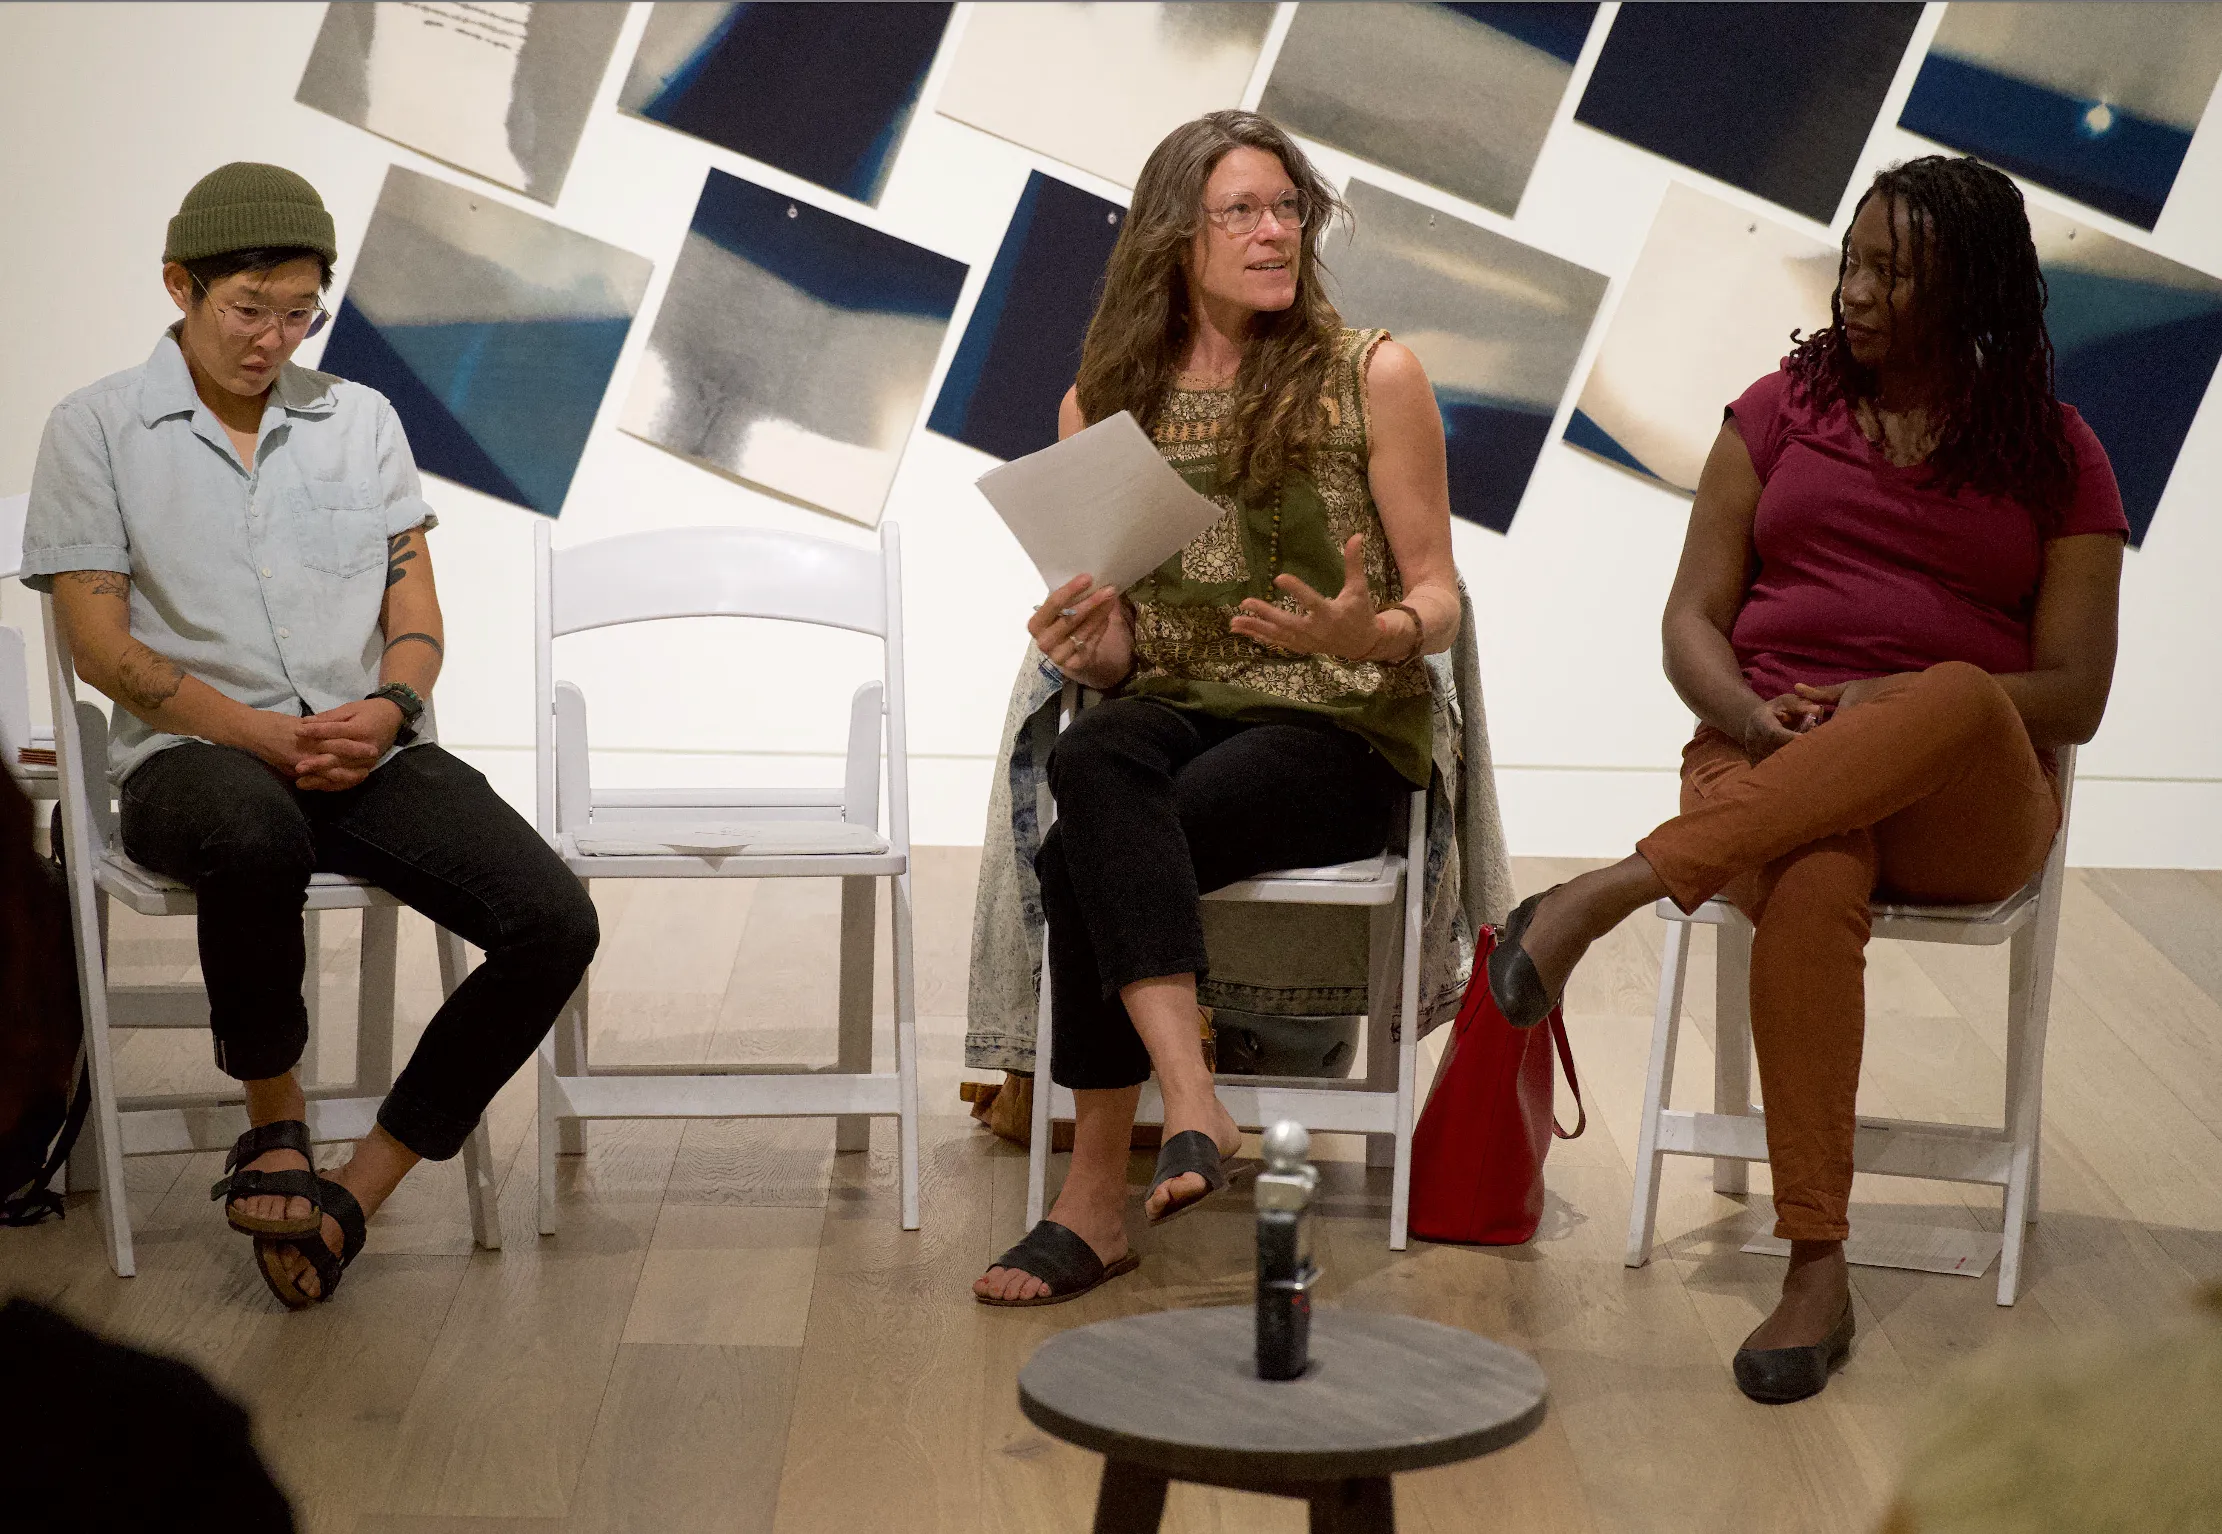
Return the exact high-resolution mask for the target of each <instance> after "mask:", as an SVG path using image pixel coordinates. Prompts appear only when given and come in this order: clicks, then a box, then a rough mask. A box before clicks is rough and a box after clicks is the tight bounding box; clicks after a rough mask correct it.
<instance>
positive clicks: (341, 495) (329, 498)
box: [297, 479, 386, 576]
mask: <svg viewBox="0 0 2222 1534" xmlns="http://www.w3.org/2000/svg"><path fill="white" fill-rule="evenodd" d="M304 489H305V490H306V492H307V494H306V504H305V506H304V507H303V510H302V515H301V517H300V518H299V520H298V523H297V531H298V536H299V542H300V551H301V563H303V564H305V565H307V566H308V567H309V568H310V569H312V570H322V571H323V572H324V573H325V574H327V575H339V576H355V575H365V574H368V573H369V572H370V571H372V570H375V569H377V568H378V561H379V560H380V559H381V558H383V557H384V555H385V552H386V508H385V506H384V504H383V503H382V502H381V501H380V500H379V499H378V495H377V492H376V491H375V490H374V489H373V488H372V487H371V486H370V485H369V484H367V483H365V482H362V481H357V480H343V479H312V480H307V481H305V482H304Z"/></svg>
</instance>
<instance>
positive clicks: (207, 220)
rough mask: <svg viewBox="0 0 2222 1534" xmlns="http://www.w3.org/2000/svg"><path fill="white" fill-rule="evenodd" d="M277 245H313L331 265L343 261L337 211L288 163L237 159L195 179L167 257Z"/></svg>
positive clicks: (193, 257) (174, 224) (167, 246)
mask: <svg viewBox="0 0 2222 1534" xmlns="http://www.w3.org/2000/svg"><path fill="white" fill-rule="evenodd" d="M271 245H276V246H286V245H297V246H299V247H301V248H302V249H304V250H313V251H315V252H316V253H317V254H318V255H320V256H322V257H323V258H324V262H325V264H326V265H327V266H330V265H334V264H336V263H337V262H338V261H339V242H338V240H337V238H336V237H335V235H334V233H333V230H332V215H331V214H329V213H327V212H325V211H324V199H323V198H321V197H319V196H317V195H316V188H315V187H313V186H310V185H309V184H308V183H307V182H306V181H304V180H302V179H301V178H300V177H299V176H296V175H295V174H294V173H293V172H292V171H289V170H287V169H285V168H284V167H283V166H279V165H257V164H254V163H253V162H252V161H248V160H234V161H233V162H232V163H231V164H229V165H226V166H223V167H222V168H220V169H217V170H212V171H210V172H209V173H208V174H207V175H205V176H203V177H201V179H200V180H198V181H196V182H194V183H193V190H191V191H190V192H187V193H186V194H185V202H184V204H183V205H182V206H181V207H180V208H179V209H178V210H177V217H175V218H173V219H171V220H170V238H169V241H168V243H167V244H165V245H164V246H163V248H162V259H163V260H165V261H198V260H199V259H201V257H203V256H221V255H225V254H227V253H228V252H231V251H234V250H255V249H258V248H261V247H263V246H271Z"/></svg>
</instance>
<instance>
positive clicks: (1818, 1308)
mask: <svg viewBox="0 0 2222 1534" xmlns="http://www.w3.org/2000/svg"><path fill="white" fill-rule="evenodd" d="M1851 1300H1852V1276H1851V1270H1850V1268H1848V1267H1847V1266H1845V1263H1844V1243H1843V1242H1841V1241H1793V1242H1791V1243H1790V1271H1789V1272H1788V1273H1786V1274H1785V1275H1783V1279H1782V1300H1781V1302H1780V1303H1779V1304H1777V1305H1776V1306H1775V1308H1774V1314H1772V1315H1770V1316H1769V1317H1767V1319H1766V1320H1764V1321H1762V1322H1760V1323H1759V1326H1758V1329H1757V1330H1755V1331H1754V1332H1753V1333H1752V1334H1751V1335H1750V1336H1749V1337H1746V1338H1745V1339H1744V1346H1745V1347H1747V1348H1753V1349H1758V1350H1761V1351H1764V1350H1766V1349H1769V1348H1806V1347H1812V1346H1813V1345H1814V1344H1816V1343H1818V1342H1820V1341H1821V1340H1822V1339H1823V1338H1825V1337H1826V1336H1828V1334H1829V1333H1830V1332H1832V1331H1834V1330H1836V1323H1837V1322H1838V1321H1840V1320H1842V1319H1843V1317H1844V1307H1845V1306H1847V1305H1849V1304H1850V1303H1851Z"/></svg>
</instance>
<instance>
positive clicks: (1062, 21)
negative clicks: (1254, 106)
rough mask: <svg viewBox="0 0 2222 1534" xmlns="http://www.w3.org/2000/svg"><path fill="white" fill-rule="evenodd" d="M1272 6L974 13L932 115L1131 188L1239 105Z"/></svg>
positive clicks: (1043, 7)
mask: <svg viewBox="0 0 2222 1534" xmlns="http://www.w3.org/2000/svg"><path fill="white" fill-rule="evenodd" d="M1272 25H1273V7H1271V6H1269V5H1250V4H1242V3H1234V4H1227V3H1205V0H1184V3H1179V4H1173V5H1156V4H1110V5H1067V4H1052V3H1043V0H1010V3H1004V4H996V5H976V6H974V7H972V10H971V14H970V15H969V16H967V17H966V19H965V23H964V35H963V36H962V37H961V38H960V39H958V42H957V56H956V59H955V61H954V62H953V63H951V65H950V66H949V74H948V77H947V78H946V79H945V80H944V81H943V82H942V85H941V95H940V99H939V101H937V102H936V103H935V109H936V110H937V111H939V112H941V113H942V115H944V116H946V117H953V118H955V119H956V120H957V121H959V122H963V123H970V124H971V125H972V126H973V127H975V128H981V129H985V130H986V131H987V132H989V133H992V134H995V135H996V136H997V137H998V138H1006V139H1009V140H1010V141H1011V142H1012V143H1014V144H1018V145H1021V146H1023V147H1025V148H1027V149H1032V150H1036V151H1038V152H1040V153H1042V154H1046V155H1048V156H1050V157H1051V158H1053V159H1058V160H1062V161H1064V162H1065V163H1066V164H1067V165H1076V166H1078V167H1079V168H1080V169H1082V170H1084V171H1090V172H1092V173H1094V174H1095V175H1098V176H1101V177H1103V178H1104V179H1105V180H1106V181H1115V182H1117V183H1118V184H1119V185H1121V186H1132V185H1133V184H1134V178H1135V177H1136V176H1138V175H1140V174H1141V172H1142V162H1143V161H1144V160H1146V159H1148V158H1149V153H1150V151H1151V150H1152V149H1154V148H1156V147H1157V141H1158V140H1159V139H1161V138H1163V137H1164V136H1165V135H1166V134H1167V133H1170V132H1171V131H1172V130H1173V129H1174V128H1176V127H1178V126H1180V124H1182V123H1184V122H1186V121H1188V120H1189V119H1190V118H1192V117H1201V116H1202V115H1203V114H1204V113H1206V112H1211V111H1216V110H1217V109H1218V108H1220V107H1231V106H1239V105H1241V101H1242V92H1243V89H1244V87H1246V86H1247V85H1248V84H1249V83H1250V74H1251V71H1252V70H1254V69H1256V68H1257V62H1258V51H1259V50H1260V49H1261V48H1263V47H1264V46H1265V34H1266V32H1267V30H1268V29H1269V28H1271V26H1272Z"/></svg>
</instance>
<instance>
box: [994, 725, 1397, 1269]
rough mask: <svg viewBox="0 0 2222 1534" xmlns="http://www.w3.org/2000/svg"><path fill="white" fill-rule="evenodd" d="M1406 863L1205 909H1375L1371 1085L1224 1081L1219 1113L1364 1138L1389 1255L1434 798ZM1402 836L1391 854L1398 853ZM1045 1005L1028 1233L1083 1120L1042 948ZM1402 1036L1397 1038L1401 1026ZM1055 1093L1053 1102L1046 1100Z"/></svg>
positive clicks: (1303, 874) (1150, 1117) (1363, 866)
mask: <svg viewBox="0 0 2222 1534" xmlns="http://www.w3.org/2000/svg"><path fill="white" fill-rule="evenodd" d="M1078 691H1079V690H1078V689H1077V688H1076V687H1074V686H1073V685H1072V684H1071V683H1069V682H1068V683H1066V684H1065V693H1064V698H1063V701H1062V703H1061V704H1060V707H1059V718H1058V728H1059V729H1060V730H1062V729H1063V728H1064V726H1065V725H1066V724H1067V723H1069V722H1070V721H1071V718H1072V714H1073V711H1074V709H1075V708H1077V707H1078V705H1079V697H1078ZM1403 819H1404V821H1405V824H1404V826H1403V827H1402V828H1401V829H1402V839H1403V848H1404V850H1403V851H1401V852H1397V851H1383V852H1378V853H1375V854H1374V855H1373V856H1372V857H1369V858H1359V859H1358V860H1356V861H1355V862H1350V863H1336V864H1333V865H1331V866H1329V867H1325V868H1288V869H1282V870H1280V871H1279V872H1276V873H1267V874H1260V875H1258V877H1256V878H1255V879H1244V880H1242V881H1241V882H1240V883H1237V884H1230V885H1228V886H1227V887H1226V888H1224V889H1217V890H1213V891H1211V892H1210V893H1209V894H1207V895H1205V896H1204V897H1203V898H1204V899H1206V900H1225V901H1242V902H1256V903H1266V904H1275V905H1350V906H1367V907H1370V908H1371V913H1372V914H1371V919H1370V922H1369V926H1368V931H1367V963H1366V969H1367V1003H1366V1014H1367V1015H1366V1074H1365V1075H1364V1076H1362V1077H1360V1078H1358V1079H1357V1080H1355V1081H1347V1082H1335V1081H1321V1080H1317V1079H1313V1078H1308V1077H1299V1076H1215V1077H1214V1078H1213V1081H1214V1083H1215V1084H1216V1086H1217V1088H1218V1091H1219V1101H1220V1102H1222V1103H1224V1104H1225V1105H1226V1108H1227V1111H1228V1112H1229V1113H1230V1114H1232V1115H1233V1116H1234V1121H1235V1123H1237V1124H1239V1125H1240V1126H1241V1127H1242V1128H1244V1129H1265V1128H1268V1127H1270V1126H1271V1125H1272V1124H1274V1123H1276V1122H1277V1121H1279V1120H1281V1119H1294V1120H1296V1121H1297V1122H1298V1123H1300V1124H1302V1125H1303V1126H1304V1127H1305V1128H1306V1129H1309V1130H1313V1131H1315V1132H1316V1131H1322V1130H1325V1131H1333V1132H1336V1133H1340V1134H1362V1135H1364V1136H1366V1159H1367V1162H1368V1163H1369V1164H1370V1165H1374V1166H1379V1165H1382V1164H1383V1163H1384V1162H1386V1163H1387V1164H1388V1165H1389V1166H1390V1167H1392V1168H1393V1171H1392V1172H1391V1174H1390V1184H1389V1246H1390V1247H1391V1248H1392V1249H1393V1250H1396V1251H1400V1252H1401V1251H1403V1250H1404V1247H1405V1227H1406V1222H1407V1218H1408V1216H1409V1213H1410V1209H1411V1203H1412V1123H1413V1118H1414V1115H1415V1113H1416V1112H1417V1105H1416V1101H1415V1099H1416V1092H1417V1080H1418V1075H1419V1058H1420V1055H1419V1050H1420V1027H1419V996H1420V943H1419V933H1420V932H1421V931H1422V922H1421V918H1420V906H1421V901H1422V899H1423V897H1424V896H1425V894H1426V891H1425V889H1424V885H1425V883H1426V877H1425V875H1426V869H1427V791H1426V790H1425V789H1415V790H1413V792H1412V795H1411V798H1410V800H1409V801H1408V803H1407V808H1406V812H1405V814H1404V816H1403ZM1397 835H1398V833H1397V832H1396V831H1394V830H1392V832H1391V834H1390V847H1391V848H1394V847H1395V846H1396V845H1397ZM1041 975H1042V979H1041V1001H1040V1006H1039V1009H1038V1010H1037V1012H1036V1014H1035V1019H1034V1123H1033V1132H1032V1134H1031V1136H1030V1137H1029V1139H1030V1142H1031V1143H1030V1145H1029V1148H1028V1150H1027V1155H1026V1228H1027V1229H1029V1230H1031V1229H1033V1228H1034V1225H1035V1224H1036V1222H1038V1221H1039V1220H1040V1219H1041V1217H1042V1213H1043V1210H1044V1208H1045V1206H1046V1204H1047V1195H1048V1186H1049V1137H1050V1120H1051V1119H1052V1118H1071V1117H1072V1116H1073V1097H1072V1090H1071V1089H1070V1088H1069V1087H1061V1086H1056V1085H1053V1084H1052V1083H1051V1082H1050V1080H1049V1049H1050V1030H1049V1007H1050V996H1049V992H1050V985H1049V951H1048V940H1047V936H1046V934H1045V936H1044V939H1043V947H1042V970H1041ZM1392 1019H1394V1022H1395V1026H1394V1028H1393V1029H1392V1027H1391V1020H1392ZM1045 1087H1046V1088H1047V1090H1044V1088H1045ZM1164 1121H1165V1103H1164V1099H1163V1097H1162V1096H1161V1095H1160V1094H1159V1091H1158V1086H1157V1083H1156V1082H1155V1081H1154V1080H1152V1081H1149V1082H1146V1083H1144V1085H1143V1087H1142V1100H1141V1105H1140V1106H1139V1107H1138V1108H1137V1109H1136V1111H1135V1122H1137V1123H1141V1124H1162V1123H1163V1122H1164Z"/></svg>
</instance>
